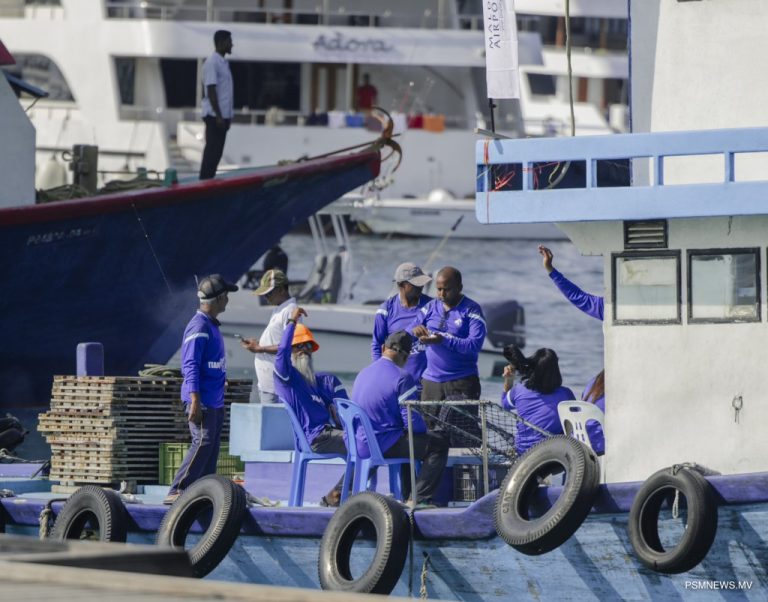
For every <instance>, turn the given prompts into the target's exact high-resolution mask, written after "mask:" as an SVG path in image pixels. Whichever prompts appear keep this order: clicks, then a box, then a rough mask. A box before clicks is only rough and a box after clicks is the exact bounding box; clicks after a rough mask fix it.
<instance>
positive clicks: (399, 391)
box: [352, 357, 427, 458]
mask: <svg viewBox="0 0 768 602" xmlns="http://www.w3.org/2000/svg"><path fill="white" fill-rule="evenodd" d="M407 399H418V387H417V386H416V381H414V380H413V377H412V376H411V375H410V374H409V373H408V372H406V371H405V370H403V369H402V368H400V367H398V366H397V364H395V363H394V362H393V361H392V360H390V359H388V358H386V357H381V358H379V359H378V360H376V361H375V362H373V363H372V364H371V365H370V366H367V367H366V368H363V369H362V370H361V371H360V373H359V374H358V375H357V378H356V379H355V384H354V386H353V387H352V401H354V402H355V403H356V404H357V405H359V406H360V407H361V408H363V411H364V412H365V413H366V415H367V416H368V418H370V420H371V426H372V427H373V430H374V432H375V433H376V440H377V441H378V442H379V447H380V448H381V451H382V453H385V452H386V451H387V450H388V449H389V448H390V447H392V446H393V445H394V444H395V443H396V442H397V440H398V439H400V437H402V436H403V435H404V434H406V433H407V432H408V429H407V427H406V424H407V420H408V418H407V411H408V410H407V409H406V408H405V407H403V406H401V405H400V402H401V401H405V400H407ZM411 417H412V418H413V432H414V433H426V432H427V426H426V424H425V423H424V419H423V418H422V417H421V415H420V414H419V413H418V412H416V411H411ZM355 439H356V440H357V453H358V454H359V455H360V457H361V458H368V457H369V456H370V455H371V452H370V450H369V449H368V441H367V439H366V438H365V434H364V433H363V429H362V428H361V427H359V426H358V428H357V430H356V431H355Z"/></svg>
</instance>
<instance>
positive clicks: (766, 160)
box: [476, 128, 768, 224]
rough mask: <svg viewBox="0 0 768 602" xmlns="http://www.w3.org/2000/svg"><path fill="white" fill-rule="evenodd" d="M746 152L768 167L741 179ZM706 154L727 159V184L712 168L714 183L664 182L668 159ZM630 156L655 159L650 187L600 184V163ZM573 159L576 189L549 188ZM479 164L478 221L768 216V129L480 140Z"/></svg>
mask: <svg viewBox="0 0 768 602" xmlns="http://www.w3.org/2000/svg"><path fill="white" fill-rule="evenodd" d="M741 153H765V154H764V155H762V157H761V161H762V164H763V165H766V168H765V171H763V172H761V173H759V174H757V176H756V175H755V173H754V171H755V170H754V169H753V170H752V171H753V173H751V174H749V175H750V179H749V181H747V180H746V179H745V180H744V181H741V180H739V179H737V178H736V170H735V168H734V166H735V157H736V156H738V155H739V154H741ZM700 155H715V156H716V155H720V156H721V157H723V169H722V180H721V181H718V182H715V183H712V182H711V180H712V178H713V175H712V174H711V173H707V174H706V175H705V177H704V178H703V179H704V180H709V181H702V182H701V183H693V184H690V183H686V184H674V185H671V184H667V183H666V182H665V172H664V159H665V158H670V157H686V156H689V157H698V156H700ZM627 159H629V160H630V162H631V161H632V160H635V159H643V160H645V162H646V163H647V162H648V159H650V162H651V163H652V165H653V168H652V170H651V171H652V176H651V177H652V181H651V184H650V185H648V186H628V185H627V186H619V187H616V186H615V184H614V185H613V186H598V167H597V166H598V165H600V166H601V167H600V169H601V170H602V169H603V167H602V166H604V165H606V164H610V163H611V162H613V164H614V165H615V164H616V162H618V161H623V162H624V163H623V166H624V170H625V171H626V170H628V169H629V167H628V164H627V162H626V160H627ZM569 161H570V162H571V166H570V169H569V174H568V180H566V181H564V182H563V183H564V184H566V183H567V185H569V186H572V187H570V188H554V189H546V184H547V183H546V181H545V182H539V180H543V179H544V178H542V177H541V175H542V173H544V172H545V171H546V172H547V173H549V172H551V171H552V166H553V165H556V164H565V163H566V162H569ZM476 164H477V192H476V201H477V202H476V214H477V219H478V221H479V222H480V223H490V224H498V223H535V222H574V221H599V220H634V219H654V218H674V217H708V216H728V215H760V214H768V128H744V129H729V130H709V131H693V132H663V133H653V134H615V135H610V136H579V137H575V138H526V139H501V140H488V141H479V142H477V145H476ZM667 167H668V169H669V166H667ZM745 171H746V170H745ZM756 177H759V178H760V180H759V181H757V180H755V178H756ZM551 179H554V178H551ZM573 186H576V187H573Z"/></svg>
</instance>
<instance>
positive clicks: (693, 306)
mask: <svg viewBox="0 0 768 602" xmlns="http://www.w3.org/2000/svg"><path fill="white" fill-rule="evenodd" d="M688 321H689V322H692V323H696V322H759V321H760V251H759V249H726V250H722V249H718V250H707V251H689V252H688Z"/></svg>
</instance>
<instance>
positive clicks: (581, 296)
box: [549, 268, 604, 321]
mask: <svg viewBox="0 0 768 602" xmlns="http://www.w3.org/2000/svg"><path fill="white" fill-rule="evenodd" d="M549 277H550V278H551V279H552V282H554V283H555V286H557V288H559V289H560V292H561V293H563V296H564V297H565V298H566V299H568V301H570V302H571V304H572V305H573V306H574V307H578V308H579V309H580V310H581V311H583V312H584V313H585V314H587V315H589V316H592V317H593V318H597V319H598V320H600V321H602V320H603V309H604V307H603V306H604V301H603V298H602V297H598V296H597V295H590V294H589V293H586V292H584V291H583V290H581V289H580V288H579V287H578V286H576V285H575V284H574V283H573V282H571V281H570V280H568V278H566V277H565V276H563V275H562V274H561V273H560V272H558V271H557V270H556V269H554V268H553V269H552V271H551V272H550V273H549Z"/></svg>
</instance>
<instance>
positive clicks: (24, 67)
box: [9, 52, 74, 101]
mask: <svg viewBox="0 0 768 602" xmlns="http://www.w3.org/2000/svg"><path fill="white" fill-rule="evenodd" d="M13 58H14V59H16V64H15V65H13V66H12V67H11V68H9V71H11V73H14V74H15V75H18V76H19V77H20V78H21V79H23V80H24V81H26V82H27V83H28V84H31V85H33V86H36V87H38V88H42V89H43V90H45V91H46V92H48V98H47V100H64V101H72V100H74V98H73V96H72V92H71V90H70V89H69V85H68V84H67V80H66V79H65V78H64V74H63V73H62V72H61V69H59V66H58V65H57V64H56V63H55V62H54V61H53V60H51V59H50V58H48V57H47V56H44V55H42V54H25V53H23V52H19V53H14V54H13Z"/></svg>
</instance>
